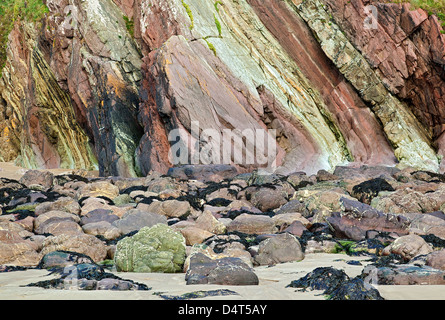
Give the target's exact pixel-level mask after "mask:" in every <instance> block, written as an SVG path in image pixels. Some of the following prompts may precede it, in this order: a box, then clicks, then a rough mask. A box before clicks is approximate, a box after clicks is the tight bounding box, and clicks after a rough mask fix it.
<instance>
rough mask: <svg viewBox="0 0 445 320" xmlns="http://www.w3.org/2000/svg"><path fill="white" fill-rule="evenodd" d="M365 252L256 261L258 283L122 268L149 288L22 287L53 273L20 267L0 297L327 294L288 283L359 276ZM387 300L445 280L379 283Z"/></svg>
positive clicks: (426, 290)
mask: <svg viewBox="0 0 445 320" xmlns="http://www.w3.org/2000/svg"><path fill="white" fill-rule="evenodd" d="M367 259H368V258H367V257H350V256H347V255H345V254H320V253H314V254H308V255H306V257H305V259H304V260H302V261H300V262H292V263H283V264H279V265H276V266H273V267H265V266H261V267H256V268H255V272H256V274H257V275H258V277H259V279H260V283H259V285H258V286H220V285H186V283H185V281H184V274H182V273H176V274H162V273H119V272H116V273H115V274H116V275H118V276H119V277H121V278H123V279H130V280H134V281H137V282H140V283H144V284H146V285H147V286H148V287H150V288H151V290H148V291H127V292H122V291H121V292H116V291H82V290H73V289H71V290H52V289H42V288H35V287H24V286H25V285H27V284H29V283H33V282H37V281H42V280H49V279H51V278H54V277H55V276H53V275H48V274H49V272H48V271H47V270H28V271H16V272H10V273H2V274H0V299H1V300H10V299H11V300H17V299H20V300H79V299H80V300H162V297H160V296H159V294H163V295H173V296H178V295H182V294H184V293H189V292H194V291H201V290H202V291H209V290H216V289H228V290H231V291H234V292H236V293H237V294H236V295H235V294H234V295H228V296H216V297H206V298H204V299H205V300H219V299H224V300H325V298H324V296H323V295H322V292H321V291H310V290H309V291H306V292H301V291H298V290H296V289H295V288H286V286H287V285H288V284H289V283H290V282H291V281H293V280H296V279H299V278H300V277H303V276H304V275H306V274H307V273H308V272H310V271H312V270H313V269H315V268H317V267H328V266H332V267H334V268H338V269H343V270H345V272H346V273H347V274H348V276H350V277H354V276H357V275H359V274H360V273H361V270H362V268H363V267H364V266H365V264H366V261H365V260H367ZM348 260H358V261H361V263H362V265H357V266H356V265H349V264H347V263H346V261H348ZM376 288H377V289H378V290H379V292H380V294H381V296H382V297H383V298H385V299H386V300H445V286H430V285H423V286H422V285H415V286H414V285H413V286H406V285H400V286H385V285H379V286H376Z"/></svg>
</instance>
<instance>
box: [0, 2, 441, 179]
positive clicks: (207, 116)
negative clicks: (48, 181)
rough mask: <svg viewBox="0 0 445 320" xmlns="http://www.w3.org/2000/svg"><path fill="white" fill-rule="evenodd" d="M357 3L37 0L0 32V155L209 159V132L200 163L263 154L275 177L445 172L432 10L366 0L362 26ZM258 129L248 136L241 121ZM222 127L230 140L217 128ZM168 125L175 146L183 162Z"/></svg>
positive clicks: (106, 169)
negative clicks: (0, 45) (3, 51)
mask: <svg viewBox="0 0 445 320" xmlns="http://www.w3.org/2000/svg"><path fill="white" fill-rule="evenodd" d="M367 4H368V2H364V1H355V2H347V1H331V0H323V1H321V0H305V1H297V0H293V1H290V0H288V1H272V0H265V1H257V0H240V1H236V2H233V1H229V0H222V1H216V2H211V1H209V2H205V3H203V2H202V1H198V0H181V1H180V0H165V1H162V2H158V1H154V0H148V1H141V0H134V1H130V0H114V1H113V0H104V1H98V0H93V1H81V0H74V1H68V0H49V1H46V5H47V7H48V11H49V12H48V14H47V15H46V17H45V18H44V19H42V20H41V21H38V22H27V21H25V20H18V21H16V22H15V24H14V28H13V30H12V32H11V33H10V35H9V40H8V46H7V61H6V64H5V66H4V68H3V69H2V77H1V79H0V120H2V121H1V123H0V145H1V146H2V147H1V148H0V160H2V161H16V162H17V163H18V164H20V165H23V166H25V167H29V168H55V167H63V168H85V169H98V170H99V172H100V174H101V175H102V176H113V175H114V176H116V175H120V176H140V175H142V176H146V175H147V174H148V173H149V172H151V171H152V170H156V171H158V172H161V173H167V171H168V169H169V168H170V167H171V166H173V165H176V164H198V163H202V162H205V161H208V159H207V160H206V159H203V158H202V157H200V156H201V155H202V152H203V151H205V148H206V146H209V145H210V146H211V147H212V156H214V158H212V159H211V160H212V161H214V162H216V163H222V164H225V165H233V166H234V167H235V168H236V169H237V171H239V172H246V171H251V170H252V169H255V168H258V167H266V166H267V165H265V162H269V161H270V162H273V161H274V162H273V163H272V166H271V167H272V169H273V168H275V166H276V167H277V168H278V170H277V172H279V173H285V174H286V173H290V172H294V171H300V170H302V171H305V172H307V173H308V174H312V173H316V172H318V171H319V170H320V169H325V170H333V169H334V168H335V167H336V166H338V165H348V164H353V165H362V164H369V165H377V164H378V165H390V166H393V165H395V164H397V163H400V164H401V165H405V166H412V167H416V168H418V169H423V170H429V171H433V172H438V171H440V170H442V171H443V170H444V166H445V165H444V164H442V166H441V165H440V159H441V157H442V156H444V155H445V151H444V150H445V149H444V146H445V142H444V138H443V137H444V136H445V135H443V134H442V133H443V122H444V116H443V112H444V111H443V110H444V108H443V107H444V101H443V96H444V92H445V90H444V87H445V84H444V77H443V66H444V65H445V63H444V47H445V46H444V43H445V41H444V35H442V34H441V33H440V31H441V26H440V23H439V22H438V20H437V18H436V17H434V16H430V17H428V15H427V14H426V13H425V12H424V11H423V10H421V9H419V10H411V9H410V7H409V6H408V5H399V4H390V3H379V2H376V1H371V4H373V5H375V7H376V8H377V9H378V14H379V19H378V23H377V29H372V30H369V29H367V28H366V26H364V25H363V21H364V20H365V19H366V18H367V17H368V16H367V14H366V13H365V12H364V9H365V7H366V5H367ZM428 48H431V50H429V49H428ZM209 130H211V131H209ZM271 130H275V135H274V133H273V131H271ZM260 131H262V132H267V133H266V134H265V136H263V137H261V136H257V137H256V138H257V140H255V143H253V140H252V139H250V138H251V137H250V136H249V135H248V133H249V132H260ZM209 132H210V134H209ZM228 132H229V133H230V134H231V135H232V138H233V139H232V140H230V141H229V146H230V150H231V152H228V149H227V146H226V149H224V147H223V146H222V143H221V141H219V140H218V139H216V140H215V136H217V137H219V138H221V137H223V136H224V133H228ZM246 132H247V133H246ZM172 133H173V136H172ZM265 137H270V138H272V139H274V141H276V150H275V152H272V151H273V149H271V148H269V147H268V146H267V143H265V141H262V139H265ZM177 138H180V139H181V142H183V143H184V146H187V149H186V150H187V152H186V153H185V155H184V154H181V157H180V158H179V159H178V158H177V157H174V156H175V155H176V154H174V153H172V151H173V152H174V151H176V149H174V148H175V147H176V148H177V147H179V146H183V145H180V144H177V140H176V139H177ZM211 141H212V143H213V144H210V142H211ZM271 153H272V154H271ZM172 155H173V157H172ZM239 155H242V156H243V159H242V161H239V160H240V159H239V158H237V156H239ZM250 155H255V157H254V161H253V162H249V161H247V156H250ZM176 156H177V155H176ZM275 156H276V157H275ZM178 160H181V161H182V162H185V163H182V162H181V161H178ZM194 161H196V162H194ZM178 162H179V163H178ZM267 164H269V165H270V163H267Z"/></svg>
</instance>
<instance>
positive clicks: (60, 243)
mask: <svg viewBox="0 0 445 320" xmlns="http://www.w3.org/2000/svg"><path fill="white" fill-rule="evenodd" d="M60 250H62V251H73V252H77V253H82V254H85V255H87V256H89V257H91V259H93V261H94V262H99V261H102V260H104V259H105V257H106V256H107V248H106V246H105V244H104V243H103V242H102V241H100V240H99V239H98V238H96V237H95V236H93V235H89V234H79V235H67V234H61V235H58V236H51V237H47V238H46V239H45V241H43V249H42V251H41V253H42V254H43V255H45V254H47V253H50V252H52V251H60Z"/></svg>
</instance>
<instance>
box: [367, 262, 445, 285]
mask: <svg viewBox="0 0 445 320" xmlns="http://www.w3.org/2000/svg"><path fill="white" fill-rule="evenodd" d="M361 277H362V278H363V280H364V281H365V282H367V283H370V284H373V285H444V284H445V271H444V270H438V269H434V268H432V267H429V266H419V265H413V264H402V265H393V266H390V267H376V266H374V265H369V266H366V267H365V268H364V269H363V271H362V274H361Z"/></svg>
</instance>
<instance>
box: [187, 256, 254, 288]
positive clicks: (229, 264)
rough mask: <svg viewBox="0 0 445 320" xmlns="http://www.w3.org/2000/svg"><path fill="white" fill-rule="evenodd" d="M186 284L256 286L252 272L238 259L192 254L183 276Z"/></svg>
mask: <svg viewBox="0 0 445 320" xmlns="http://www.w3.org/2000/svg"><path fill="white" fill-rule="evenodd" d="M185 280H186V281H187V284H188V285H190V284H219V285H239V286H246V285H258V283H259V279H258V277H257V275H256V274H255V272H254V270H253V269H252V268H251V267H249V266H248V265H247V264H245V263H244V262H243V261H242V260H241V259H239V258H221V259H211V258H209V257H207V256H206V255H204V254H202V253H196V254H194V255H193V256H192V257H191V259H190V263H189V268H188V270H187V272H186V274H185Z"/></svg>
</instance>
